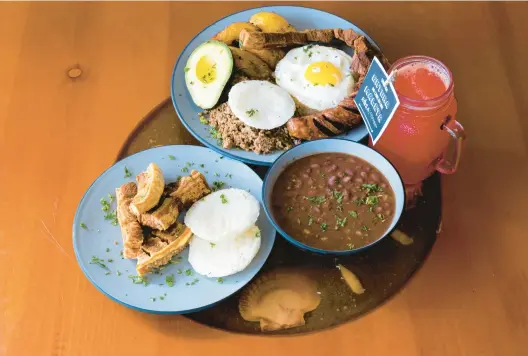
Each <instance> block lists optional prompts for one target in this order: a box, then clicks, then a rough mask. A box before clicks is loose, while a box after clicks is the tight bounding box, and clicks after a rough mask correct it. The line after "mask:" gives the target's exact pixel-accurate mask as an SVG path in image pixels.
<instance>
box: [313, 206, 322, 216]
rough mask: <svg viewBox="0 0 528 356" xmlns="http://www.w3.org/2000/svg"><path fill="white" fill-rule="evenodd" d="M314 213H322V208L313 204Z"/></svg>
mask: <svg viewBox="0 0 528 356" xmlns="http://www.w3.org/2000/svg"><path fill="white" fill-rule="evenodd" d="M312 213H316V214H320V213H321V210H320V209H319V208H318V207H316V206H312Z"/></svg>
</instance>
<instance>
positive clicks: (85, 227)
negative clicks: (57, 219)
mask: <svg viewBox="0 0 528 356" xmlns="http://www.w3.org/2000/svg"><path fill="white" fill-rule="evenodd" d="M79 226H80V227H82V228H83V229H85V230H88V226H86V224H85V223H83V222H82V223H80V224H79Z"/></svg>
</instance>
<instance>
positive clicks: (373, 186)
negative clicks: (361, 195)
mask: <svg viewBox="0 0 528 356" xmlns="http://www.w3.org/2000/svg"><path fill="white" fill-rule="evenodd" d="M361 190H366V191H367V194H370V193H371V192H382V191H383V189H382V188H381V187H380V186H379V185H377V184H362V185H361Z"/></svg>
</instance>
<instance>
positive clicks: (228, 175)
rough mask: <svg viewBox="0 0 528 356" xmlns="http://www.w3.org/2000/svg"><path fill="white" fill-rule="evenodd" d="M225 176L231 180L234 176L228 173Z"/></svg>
mask: <svg viewBox="0 0 528 356" xmlns="http://www.w3.org/2000/svg"><path fill="white" fill-rule="evenodd" d="M225 176H226V178H229V179H231V178H233V175H232V174H230V173H227V174H226V175H225Z"/></svg>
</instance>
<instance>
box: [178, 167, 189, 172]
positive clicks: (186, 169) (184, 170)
mask: <svg viewBox="0 0 528 356" xmlns="http://www.w3.org/2000/svg"><path fill="white" fill-rule="evenodd" d="M180 171H182V172H183V173H187V172H189V168H187V167H183V168H182V169H180Z"/></svg>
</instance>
